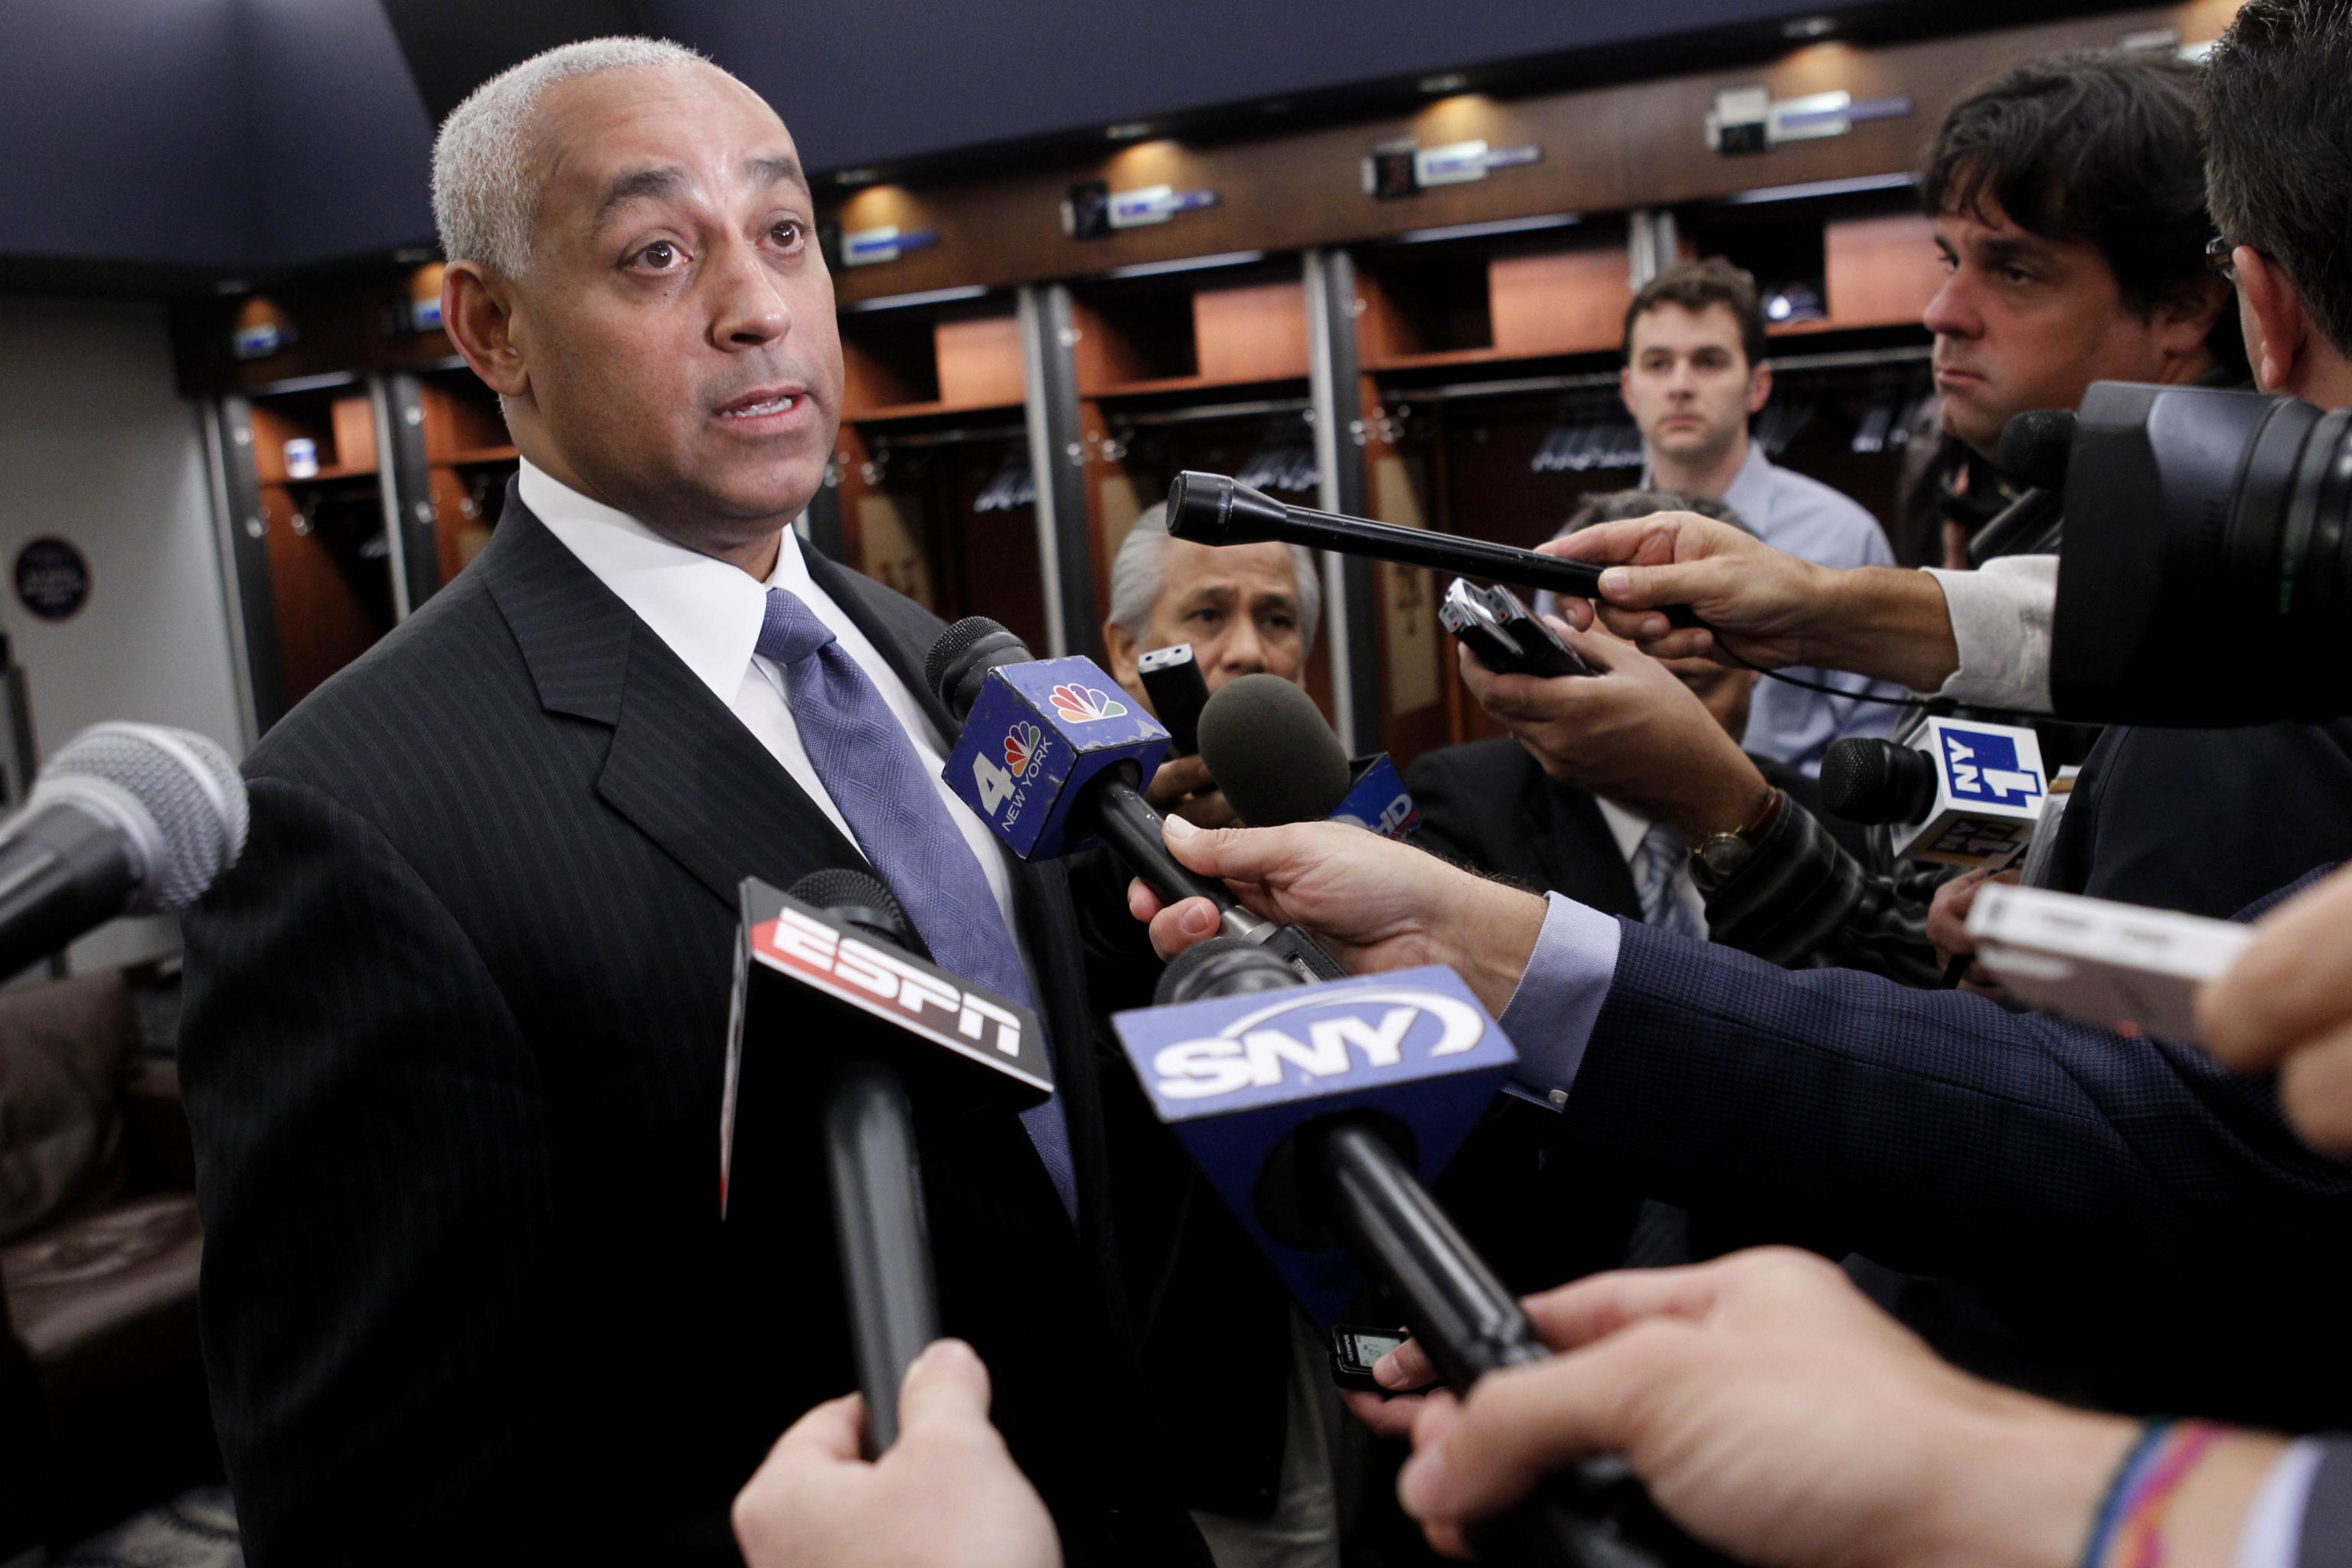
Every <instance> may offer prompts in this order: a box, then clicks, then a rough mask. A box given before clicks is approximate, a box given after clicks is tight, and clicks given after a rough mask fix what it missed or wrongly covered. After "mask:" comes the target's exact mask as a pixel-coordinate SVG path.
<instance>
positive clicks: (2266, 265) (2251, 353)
mask: <svg viewBox="0 0 2352 1568" xmlns="http://www.w3.org/2000/svg"><path fill="white" fill-rule="evenodd" d="M2230 259H2231V262H2232V263H2234V264H2235V266H2236V268H2237V273H2238V302H2239V307H2240V308H2239V310H2238V320H2239V321H2240V322H2241V324H2242V325H2243V326H2244V328H2245V331H2246V358H2247V360H2248V361H2249V362H2250V363H2252V365H2253V367H2254V384H2255V385H2257V386H2259V387H2261V388H2262V389H2263V391H2264V392H2278V391H2282V390H2284V388H2285V387H2286V386H2287V385H2288V384H2290V383H2291V382H2293V381H2294V371H2295V363H2296V361H2297V360H2298V359H2299V358H2301V356H2302V353H2303V335H2304V333H2305V332H2306V331H2310V326H2309V323H2308V321H2307V318H2305V315H2304V310H2303V297H2302V296H2301V295H2300V294H2297V293H2296V292H2295V290H2294V284H2293V283H2292V282H2290V281H2288V279H2287V276H2286V274H2285V273H2284V272H2282V271H2281V270H2279V267H2278V264H2277V263H2276V262H2274V261H2273V260H2272V259H2271V258H2269V257H2267V256H2264V255H2263V254H2262V253H2261V252H2260V251H2258V250H2256V249H2254V248H2253V247H2252V246H2246V245H2242V246H2240V247H2238V248H2237V249H2236V250H2235V251H2234V252H2232V253H2231V258H2230Z"/></svg>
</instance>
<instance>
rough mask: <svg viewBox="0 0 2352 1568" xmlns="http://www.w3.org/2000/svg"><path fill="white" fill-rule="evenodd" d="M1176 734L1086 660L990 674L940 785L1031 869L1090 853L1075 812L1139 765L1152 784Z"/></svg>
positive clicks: (1008, 667)
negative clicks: (1108, 777) (1117, 772)
mask: <svg viewBox="0 0 2352 1568" xmlns="http://www.w3.org/2000/svg"><path fill="white" fill-rule="evenodd" d="M1168 745H1169V741H1168V731H1166V730H1164V729H1162V728H1161V727H1160V722H1159V721H1158V720H1156V719H1154V718H1152V717H1151V715H1150V714H1149V713H1146V712H1145V711H1143V708H1142V705H1141V704H1140V703H1139V702H1137V701H1136V700H1134V699H1132V698H1130V697H1129V696H1128V695H1127V693H1126V692H1124V691H1123V690H1121V689H1119V685H1118V682H1117V681H1115V680H1113V679H1111V678H1110V677H1109V676H1108V675H1107V674H1105V673H1104V672H1103V670H1102V668H1101V667H1100V666H1099V665H1097V664H1096V663H1095V662H1094V661H1093V660H1092V659H1087V658H1044V659H1035V660H1032V661H1029V662H1026V663H1019V664H1004V665H1001V666H999V667H997V668H993V669H991V670H990V671H989V672H988V676H987V679H986V681H985V682H984V684H982V687H981V689H980V694H979V696H978V697H976V698H974V699H973V700H972V705H971V714H970V716H969V717H967V718H966V719H965V721H964V726H963V734H962V735H961V737H960V738H959V739H958V740H957V742H956V745H955V750H954V751H953V752H950V753H949V755H948V760H947V766H946V767H945V768H944V769H942V770H941V772H940V777H941V778H942V779H944V780H945V781H946V782H947V785H948V787H949V788H950V789H951V790H953V791H954V792H955V793H956V795H957V798H959V799H961V801H962V802H963V803H964V804H965V805H968V806H970V807H971V810H972V811H973V812H974V813H976V814H977V815H978V816H980V817H981V819H982V821H984V822H986V823H987V824H988V825H989V826H991V827H992V828H993V829H995V831H996V832H997V833H998V834H999V835H1000V836H1001V837H1003V839H1004V840H1005V842H1006V843H1007V844H1008V845H1009V846H1010V847H1012V850H1013V854H1014V855H1016V856H1018V857H1020V858H1022V859H1024V860H1032V859H1045V860H1049V859H1052V858H1055V856H1058V855H1064V854H1067V853H1069V852H1071V851H1073V850H1076V849H1083V848H1086V847H1087V846H1088V845H1090V844H1091V843H1093V842H1094V838H1093V837H1092V836H1091V835H1090V834H1085V833H1083V831H1082V832H1081V836H1079V837H1072V836H1071V835H1072V826H1071V822H1070V816H1071V811H1072V807H1073V806H1074V805H1076V802H1077V800H1078V797H1079V796H1080V795H1083V794H1084V793H1085V790H1086V786H1087V784H1089V783H1090V782H1092V781H1093V779H1094V778H1095V776H1096V775H1097V774H1098V773H1102V772H1103V771H1104V770H1105V769H1107V768H1109V767H1111V766H1113V765H1115V764H1117V763H1122V762H1126V761H1129V760H1132V761H1134V762H1135V763H1138V764H1139V766H1140V768H1141V770H1142V776H1143V777H1145V778H1149V777H1150V776H1151V773H1152V771H1153V770H1154V769H1156V768H1158V767H1159V765H1160V761H1161V759H1162V758H1164V757H1166V756H1167V754H1168Z"/></svg>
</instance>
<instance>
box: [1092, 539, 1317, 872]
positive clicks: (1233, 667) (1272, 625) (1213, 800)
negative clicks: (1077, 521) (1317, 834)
mask: <svg viewBox="0 0 2352 1568" xmlns="http://www.w3.org/2000/svg"><path fill="white" fill-rule="evenodd" d="M1322 615H1323V584H1322V581H1321V580H1320V579H1319V578H1318V577H1317V576H1316V574H1315V557H1314V556H1313V555H1312V554H1311V553H1309V552H1307V551H1305V550H1302V549H1300V548H1299V547H1298V546H1297V545H1295V544H1228V545H1224V546H1222V547H1219V546H1215V545H1208V544H1195V543H1193V542H1192V541H1190V540H1186V539H1176V538H1172V537H1171V536H1170V534H1169V532H1168V509H1167V507H1166V506H1164V505H1161V506H1154V507H1150V508H1149V509H1147V510H1145V511H1144V512H1143V513H1142V514H1141V515H1139V517H1137V518H1136V520H1135V521H1134V523H1133V524H1132V525H1131V526H1129V529H1128V531H1127V537H1126V538H1125V539H1124V540H1122V541H1120V542H1119V547H1118V554H1117V555H1115V556H1113V557H1112V558H1111V567H1110V615H1109V616H1108V618H1107V619H1106V620H1105V621H1104V622H1103V646H1104V647H1105V648H1106V649H1108V652H1109V655H1110V672H1111V674H1112V675H1114V676H1116V677H1118V683H1119V684H1120V685H1121V686H1124V687H1126V688H1127V689H1128V690H1129V692H1131V693H1133V694H1134V696H1135V697H1136V699H1137V700H1139V701H1140V702H1142V703H1143V705H1144V706H1145V707H1147V708H1149V707H1150V706H1151V698H1150V693H1149V692H1147V691H1145V690H1144V689H1143V681H1142V679H1140V678H1139V676H1138V675H1137V674H1136V660H1137V659H1139V658H1141V657H1142V656H1143V655H1145V654H1147V653H1150V652H1151V651H1152V650H1153V649H1155V648H1163V647H1171V646H1173V645H1174V644H1177V643H1191V644H1192V658H1193V659H1194V660H1195V662H1197V663H1198V664H1199V665H1200V667H1201V673H1202V677H1204V678H1205V679H1207V681H1208V684H1209V689H1210V690H1211V691H1214V690H1216V689H1217V688H1219V687H1221V686H1223V685H1224V684H1225V682H1227V681H1229V680H1232V679H1234V678H1235V677H1237V676H1243V675H1255V674H1259V673H1264V674H1267V675H1278V676H1280V677H1282V679H1285V680H1292V681H1296V680H1298V679H1301V677H1302V676H1303V675H1304V674H1305V672H1306V668H1307V654H1308V653H1309V652H1311V651H1312V650H1313V648H1314V647H1315V626H1316V623H1317V622H1318V621H1319V620H1320V619H1321V618H1322ZM1146 794H1147V795H1149V796H1150V801H1151V804H1152V805H1156V806H1158V807H1159V808H1160V810H1161V811H1163V812H1164V811H1173V812H1176V813H1178V814H1179V815H1181V816H1185V817H1187V818H1189V819H1190V820H1192V821H1193V822H1197V823H1199V824H1200V825H1201V826H1203V827H1223V826H1227V825H1228V824H1230V823H1231V822H1233V821H1234V813H1233V808H1232V807H1231V806H1229V805H1226V804H1225V797H1224V796H1223V795H1220V794H1219V793H1218V792H1217V785H1216V781H1215V780H1213V779H1212V778H1211V777H1210V776H1209V771H1208V769H1207V767H1206V766H1205V765H1203V764H1202V761H1201V759H1200V758H1199V757H1196V756H1195V757H1178V758H1176V759H1174V760H1173V761H1171V762H1170V763H1167V764H1165V765H1164V766H1162V767H1161V768H1160V772H1159V773H1158V774H1156V775H1155V776H1154V777H1153V779H1152V781H1151V787H1150V790H1148V791H1147V792H1146Z"/></svg>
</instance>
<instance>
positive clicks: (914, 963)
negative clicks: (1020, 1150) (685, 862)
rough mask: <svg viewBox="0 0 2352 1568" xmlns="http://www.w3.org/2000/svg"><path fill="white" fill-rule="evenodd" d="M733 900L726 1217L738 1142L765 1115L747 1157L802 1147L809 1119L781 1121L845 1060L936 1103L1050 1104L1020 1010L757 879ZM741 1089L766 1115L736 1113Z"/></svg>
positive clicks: (800, 1108)
mask: <svg viewBox="0 0 2352 1568" xmlns="http://www.w3.org/2000/svg"><path fill="white" fill-rule="evenodd" d="M739 898H740V908H741V912H742V923H741V926H740V930H739V931H738V941H737V942H736V947H735V989H734V994H733V1000H732V1002H731V1004H730V1006H729V1009H728V1018H727V1070H726V1077H725V1079H724V1083H723V1087H722V1088H721V1089H720V1092H719V1215H720V1216H721V1217H722V1218H723V1217H725V1215H726V1213H727V1209H728V1198H729V1194H730V1191H731V1190H732V1189H733V1188H734V1187H736V1186H737V1185H739V1184H740V1183H739V1181H738V1177H739V1176H740V1162H739V1161H738V1160H737V1158H736V1151H737V1138H736V1134H737V1132H738V1131H739V1130H740V1128H742V1127H745V1126H749V1125H751V1123H752V1122H753V1121H758V1122H760V1123H761V1124H762V1125H764V1124H766V1123H767V1122H768V1121H770V1120H771V1117H773V1118H775V1119H778V1121H779V1125H777V1126H776V1127H775V1128H774V1129H773V1130H772V1137H771V1136H769V1135H768V1134H764V1133H763V1134H762V1135H761V1137H759V1138H753V1139H746V1140H745V1141H744V1142H745V1145H746V1146H747V1147H749V1146H751V1144H753V1143H760V1142H765V1143H766V1144H767V1146H768V1148H769V1149H770V1150H771V1151H774V1150H776V1149H781V1148H782V1147H783V1146H784V1142H785V1141H790V1140H804V1139H805V1137H806V1135H807V1133H806V1126H807V1124H806V1122H805V1121H796V1122H794V1123H793V1125H792V1126H789V1127H786V1126H783V1125H782V1124H781V1122H782V1119H784V1118H786V1117H789V1116H800V1115H802V1113H803V1112H804V1111H805V1110H806V1109H807V1107H808V1106H809V1105H810V1104H811V1102H812V1101H811V1097H810V1095H809V1094H808V1093H807V1092H806V1091H807V1090H808V1089H810V1088H811V1087H815V1088H818V1089H822V1087H823V1086H824V1084H825V1083H826V1082H827V1081H829V1077H828V1075H829V1074H830V1073H831V1071H832V1069H833V1068H834V1066H835V1064H836V1063H837V1062H839V1061H840V1060H842V1059H843V1058H845V1057H846V1056H852V1055H858V1056H866V1057H871V1058H876V1059H878V1060H881V1061H884V1062H887V1063H888V1064H889V1065H890V1066H891V1067H893V1068H896V1069H898V1073H899V1074H900V1076H901V1077H903V1078H904V1079H906V1080H907V1082H908V1085H909V1087H910V1088H913V1089H916V1090H917V1092H918V1094H919V1095H920V1096H922V1097H924V1098H926V1099H927V1100H929V1102H931V1103H935V1104H952V1105H957V1106H959V1107H961V1108H964V1109H968V1110H994V1109H1003V1110H1016V1111H1017V1110H1027V1109H1028V1108H1029V1107H1030V1106H1033V1105H1042V1104H1044V1103H1045V1101H1046V1100H1049V1099H1051V1098H1052V1097H1053V1093H1054V1069H1053V1065H1052V1062H1051V1060H1050V1058H1048V1057H1047V1055H1046V1051H1045V1034H1044V1032H1043V1031H1042V1030H1041V1029H1040V1028H1039V1027H1038V1024H1037V1019H1036V1016H1035V1015H1034V1014H1033V1013H1031V1012H1030V1011H1029V1010H1028V1009H1027V1008H1025V1007H1024V1006H1022V1005H1019V1004H1018V1003H1015V1002H1012V1001H1009V1000H1007V999H1006V998H1004V997H1002V996H999V995H996V994H993V993H992V992H987V991H982V990H981V989H979V988H978V987H976V986H973V985H971V984H969V983H967V982H966V981H963V980H961V979H960V978H958V977H957V976H955V975H953V974H950V973H948V972H947V971H946V970H944V969H941V968H940V967H939V966H938V965H936V964H932V963H925V962H924V961H923V960H921V959H919V958H917V957H916V956H915V955H914V954H912V953H910V952H904V951H901V950H898V949H895V948H891V947H888V946H885V945H883V944H881V943H877V942H871V941H869V940H867V939H866V935H865V934H864V933H863V932H861V931H858V929H857V928H856V927H855V926H853V925H851V924H848V923H847V922H845V921H840V920H837V919H835V917H834V916H832V915H830V914H828V913H826V912H825V911H824V910H820V909H816V908H814V907H813V906H811V905H808V904H804V903H802V902H801V901H800V900H797V899H793V898H792V897H790V896H789V895H787V894H785V893H782V892H780V891H778V890H777V889H774V888H772V887H770V886H769V885H768V884H767V883H765V882H762V881H761V880H760V879H758V878H756V877H747V878H745V879H743V885H742V887H741V889H740V893H739ZM747 1040H748V1041H750V1042H751V1045H750V1047H749V1048H748V1049H747V1047H746V1042H747ZM787 1079H793V1080H797V1081H795V1082H792V1083H787V1082H786V1081H785V1080H787ZM747 1083H765V1084H766V1085H767V1086H768V1087H766V1088H764V1089H759V1091H758V1097H757V1101H756V1103H757V1104H759V1105H760V1106H761V1107H764V1108H767V1109H763V1110H761V1111H760V1112H759V1113H758V1114H757V1115H756V1116H746V1115H744V1114H743V1108H744V1106H745V1105H746V1104H747V1103H751V1102H750V1101H747V1100H746V1098H745V1086H746V1084H747ZM925 1086H929V1087H928V1088H926V1087H925ZM795 1089H797V1090H800V1091H801V1092H798V1093H795V1092H793V1091H794V1090H795ZM786 1107H792V1108H793V1109H792V1110H789V1111H788V1110H786V1109H785V1108H786Z"/></svg>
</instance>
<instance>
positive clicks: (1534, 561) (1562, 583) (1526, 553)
mask: <svg viewBox="0 0 2352 1568" xmlns="http://www.w3.org/2000/svg"><path fill="white" fill-rule="evenodd" d="M1267 527H1268V529H1269V531H1272V532H1274V533H1275V534H1276V536H1277V537H1278V538H1280V539H1281V540H1282V542H1285V543H1287V544H1303V545H1306V546H1307V548H1309V549H1313V550H1334V551H1337V552H1339V553H1340V554H1342V555H1369V556H1370V557H1372V558H1373V559H1374V560H1377V561H1393V562H1396V563H1400V564H1402V565H1406V566H1427V567H1429V568H1431V569H1433V570H1434V571H1438V572H1446V573H1451V574H1454V575H1455V576H1460V577H1483V578H1485V579H1486V580H1487V581H1489V582H1495V583H1510V584H1517V586H1519V587H1522V588H1549V589H1550V590H1551V591H1552V592H1553V593H1555V594H1566V595H1570V597H1572V598H1579V599H1598V598H1600V597H1601V568H1600V567H1598V566H1595V565H1594V564H1592V563H1591V562H1589V561H1564V560H1562V559H1560V558H1559V556H1557V555H1546V554H1543V553H1542V552H1538V551H1534V550H1519V549H1516V548H1514V547H1513V546H1511V545H1507V544H1496V543H1493V542H1490V541H1487V540H1484V539H1465V538H1462V537H1461V536H1460V535H1458V534H1451V533H1436V532H1433V531H1430V530H1427V529H1421V528H1405V527H1402V526H1401V525H1399V524H1397V523H1393V522H1375V521H1372V520H1370V518H1362V517H1347V516H1343V515H1341V514H1340V513H1339V512H1334V511H1318V510H1315V509H1314V508H1312V507H1304V506H1286V507H1284V508H1283V521H1282V522H1281V523H1279V524H1268V525H1267ZM1664 614H1665V616H1666V618H1667V619H1668V620H1669V621H1672V622H1673V623H1674V624H1675V625H1676V626H1697V625H1699V624H1700V623H1699V619H1698V616H1696V614H1694V613H1693V612H1692V610H1691V608H1690V606H1688V605H1670V606H1668V607H1666V609H1665V611H1664Z"/></svg>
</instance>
